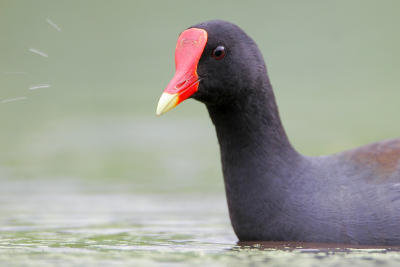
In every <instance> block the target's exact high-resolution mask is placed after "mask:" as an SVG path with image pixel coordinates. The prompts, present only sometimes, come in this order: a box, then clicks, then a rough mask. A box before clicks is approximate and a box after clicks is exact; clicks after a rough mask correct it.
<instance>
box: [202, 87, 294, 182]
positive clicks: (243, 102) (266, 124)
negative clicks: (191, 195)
mask: <svg viewBox="0 0 400 267" xmlns="http://www.w3.org/2000/svg"><path fill="white" fill-rule="evenodd" d="M261 88H262V90H257V91H255V93H252V94H246V96H242V97H240V99H236V100H233V101H229V103H226V104H224V105H207V108H208V111H209V114H210V117H211V119H212V121H213V123H214V125H215V128H216V132H217V137H218V141H219V145H220V150H221V159H222V165H223V170H224V176H228V177H225V179H235V178H238V179H241V177H236V176H237V175H236V174H234V173H232V172H231V170H232V169H237V168H239V169H240V170H243V169H246V168H247V169H248V171H249V172H255V169H256V170H259V171H260V172H261V173H264V174H265V173H270V174H271V175H274V176H276V174H277V173H276V172H277V171H279V169H286V168H287V167H291V166H293V165H292V164H293V161H298V160H299V159H301V158H302V156H301V155H300V154H299V153H297V151H296V150H295V149H294V148H293V147H292V145H291V144H290V141H289V139H288V137H287V135H286V132H285V130H284V128H283V126H282V123H281V119H280V116H279V112H278V108H277V105H276V101H275V97H274V94H273V91H272V87H271V85H270V83H269V81H265V82H263V84H262V86H261ZM231 176H232V177H231ZM262 176H263V179H265V175H262ZM258 177H259V176H257V177H247V178H246V179H257V178H258Z"/></svg>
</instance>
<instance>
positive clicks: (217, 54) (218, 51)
mask: <svg viewBox="0 0 400 267" xmlns="http://www.w3.org/2000/svg"><path fill="white" fill-rule="evenodd" d="M212 57H213V58H215V59H216V60H220V59H223V58H224V57H225V47H223V46H222V45H220V46H217V48H215V49H214V51H213V52H212Z"/></svg>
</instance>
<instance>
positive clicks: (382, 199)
mask: <svg viewBox="0 0 400 267" xmlns="http://www.w3.org/2000/svg"><path fill="white" fill-rule="evenodd" d="M187 40H190V42H188V41H187ZM185 41H186V42H185ZM186 43H188V44H189V45H187V46H184V48H181V47H180V45H179V44H186ZM192 46H193V47H195V49H197V50H198V51H200V52H196V51H197V50H195V52H193V53H192V54H193V55H192V54H191V55H190V56H189V57H190V58H189V59H186V58H183V59H181V58H180V57H176V61H177V62H176V63H177V64H176V65H177V73H179V75H180V76H179V77H181V76H182V73H192V74H190V75H191V76H185V77H184V78H182V79H183V80H182V79H181V78H179V77H178V78H176V77H174V79H173V81H172V82H171V83H170V84H169V85H168V87H167V88H166V90H165V91H164V94H165V95H164V94H163V97H162V99H160V103H159V107H158V110H157V113H159V114H162V113H163V112H165V111H167V110H169V109H171V108H172V107H174V106H176V105H177V104H179V103H180V102H181V101H183V100H185V99H186V98H188V97H191V98H194V99H196V100H198V101H200V102H203V103H204V104H205V105H206V107H207V110H208V112H209V115H210V118H211V120H212V122H213V124H214V125H215V128H216V133H217V138H218V142H219V145H220V151H221V162H222V170H223V176H224V183H225V191H226V197H227V202H228V208H229V214H230V219H231V223H232V226H233V229H234V231H235V233H236V235H237V236H238V238H239V240H241V241H256V240H262V241H303V242H325V243H329V242H331V243H352V244H365V245H400V139H399V140H389V141H383V142H380V143H375V144H371V145H368V146H364V147H361V148H358V149H354V150H350V151H345V152H342V153H338V154H334V155H329V156H320V157H308V156H304V155H302V154H300V153H298V152H297V151H296V150H295V149H294V148H293V146H292V145H291V144H290V141H289V139H288V137H287V135H286V133H285V130H284V128H283V126H282V123H281V120H280V116H279V112H278V108H277V105H276V102H275V97H274V93H273V90H272V86H271V83H270V81H269V78H268V75H267V69H266V66H265V63H264V60H263V57H262V55H261V52H260V51H259V49H258V48H257V45H256V44H255V43H254V41H253V40H252V39H251V38H250V37H249V36H247V34H245V33H244V32H243V31H242V30H241V29H240V28H239V27H237V26H236V25H233V24H231V23H229V22H225V21H220V20H214V21H208V22H204V23H200V24H198V25H195V26H193V27H191V28H189V29H188V30H186V31H184V32H183V33H182V34H181V36H180V39H178V45H177V52H176V53H177V54H179V53H180V54H179V55H181V54H182V53H181V51H182V50H180V49H191V47H192ZM185 51H186V50H185ZM193 58H195V60H193ZM179 60H188V61H190V63H191V64H187V65H186V68H188V70H187V71H184V70H182V69H181V68H182V67H181V66H182V65H184V64H182V63H180V62H178V61H179ZM193 62H195V63H196V64H193ZM189 65H190V66H189ZM187 66H189V67H187ZM189 70H190V71H189ZM193 70H195V72H193ZM177 75H178V74H177ZM177 75H176V76H177ZM185 75H186V74H185ZM179 79H181V81H180V80H179ZM187 81H195V82H191V83H189V82H187ZM183 82H184V83H183ZM182 84H184V85H182ZM180 87H182V88H180ZM188 90H191V93H190V95H188V96H186V95H185V97H182V95H183V94H187V91H188ZM181 92H184V93H181ZM179 97H181V98H179ZM165 99H168V102H167V103H164V101H166V100H165Z"/></svg>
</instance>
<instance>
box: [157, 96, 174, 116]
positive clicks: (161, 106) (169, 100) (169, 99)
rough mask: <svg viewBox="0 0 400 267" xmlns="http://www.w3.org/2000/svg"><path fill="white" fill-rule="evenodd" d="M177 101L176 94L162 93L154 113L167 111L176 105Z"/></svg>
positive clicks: (159, 114) (159, 113) (158, 114)
mask: <svg viewBox="0 0 400 267" xmlns="http://www.w3.org/2000/svg"><path fill="white" fill-rule="evenodd" d="M177 103H178V94H169V93H162V95H161V97H160V100H158V105H157V110H156V115H157V116H161V115H162V114H164V113H166V112H167V111H169V110H171V109H173V108H174V107H176V105H177Z"/></svg>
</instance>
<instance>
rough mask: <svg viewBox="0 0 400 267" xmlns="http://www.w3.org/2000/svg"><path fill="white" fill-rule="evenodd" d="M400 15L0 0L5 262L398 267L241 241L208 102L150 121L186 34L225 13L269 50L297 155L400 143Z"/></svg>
mask: <svg viewBox="0 0 400 267" xmlns="http://www.w3.org/2000/svg"><path fill="white" fill-rule="evenodd" d="M399 10H400V2H398V1H395V0H393V1H389V0H386V1H361V0H359V1H355V0H346V1H344V0H343V1H334V2H330V3H324V2H322V1H246V2H242V3H239V2H237V3H236V2H235V3H233V2H232V1H218V2H217V1H197V2H196V1H122V0H121V1H112V2H111V1H101V0H96V1H95V0H90V1H61V0H53V1H50V0H37V1H28V0H26V1H23V0H0V36H1V41H0V265H1V266H99V265H100V264H103V265H105V266H168V265H171V266H175V265H177V266H179V265H183V266H205V265H209V266H257V265H265V264H271V265H273V266H288V265H293V266H302V265H304V266H307V265H314V266H321V265H323V266H338V265H342V266H349V265H354V266H374V265H376V264H381V265H388V266H397V265H398V264H399V261H400V253H399V252H396V251H395V250H392V249H382V248H368V249H354V248H351V247H350V248H348V249H345V250H325V249H323V248H319V247H313V248H311V249H308V248H297V249H296V247H294V248H285V247H283V248H278V249H277V248H274V246H269V245H266V246H262V247H261V248H260V247H259V246H257V245H253V246H250V247H246V246H238V245H237V243H236V241H237V240H236V237H235V235H234V233H233V232H232V229H231V227H230V223H229V216H228V214H227V209H226V203H225V197H224V191H223V183H222V177H221V170H220V163H219V151H218V146H217V140H216V137H215V133H214V129H213V127H212V125H211V122H210V121H209V118H208V115H207V113H206V110H205V108H204V107H203V106H202V105H200V104H199V103H196V102H195V101H191V100H190V101H187V102H185V103H183V104H182V105H180V106H179V107H178V108H176V110H173V111H171V112H169V113H168V114H166V115H165V116H163V117H161V118H156V117H155V115H154V113H155V108H156V103H157V101H158V97H159V95H160V93H161V91H162V90H163V88H164V87H165V86H166V84H167V83H168V81H169V79H170V78H171V77H172V75H173V68H174V63H173V52H174V48H175V42H176V39H177V36H178V34H179V32H180V31H182V30H183V29H185V28H186V27H188V26H190V25H192V24H195V23H197V22H200V21H204V20H207V19H213V18H220V19H226V20H230V21H233V22H235V23H237V24H239V25H241V26H242V27H243V28H244V29H245V30H246V32H248V33H249V34H250V35H251V36H252V37H253V38H254V39H255V40H256V41H257V43H258V44H259V46H260V49H261V50H262V52H263V54H264V57H265V59H266V61H267V65H268V67H269V74H270V77H271V80H272V82H273V85H274V87H275V92H276V96H277V101H278V104H279V107H280V112H281V116H282V120H283V122H284V125H285V127H286V130H287V132H288V135H289V137H290V139H291V140H292V142H293V144H294V145H295V147H296V148H298V150H300V151H301V152H303V153H305V154H308V155H318V154H328V153H334V152H337V151H341V150H344V149H349V148H352V147H355V146H359V145H362V144H366V143H369V142H373V141H377V140H382V139H388V138H396V137H398V136H399V132H400V124H399V123H398V115H399V111H400V110H399V104H398V103H399V99H400V90H399V86H400V82H399V79H398V76H399V71H400V51H399V50H398V47H400V35H399V33H398V25H399V23H400V16H398V11H399ZM49 21H50V22H51V23H53V24H56V26H54V25H51V23H49ZM59 30H60V31H59ZM32 49H33V51H39V52H43V53H45V54H46V55H47V57H45V56H43V55H44V54H42V55H40V54H38V53H34V52H32ZM37 85H48V86H47V87H46V86H43V88H38V89H35V90H30V89H29V88H32V87H34V86H37Z"/></svg>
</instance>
